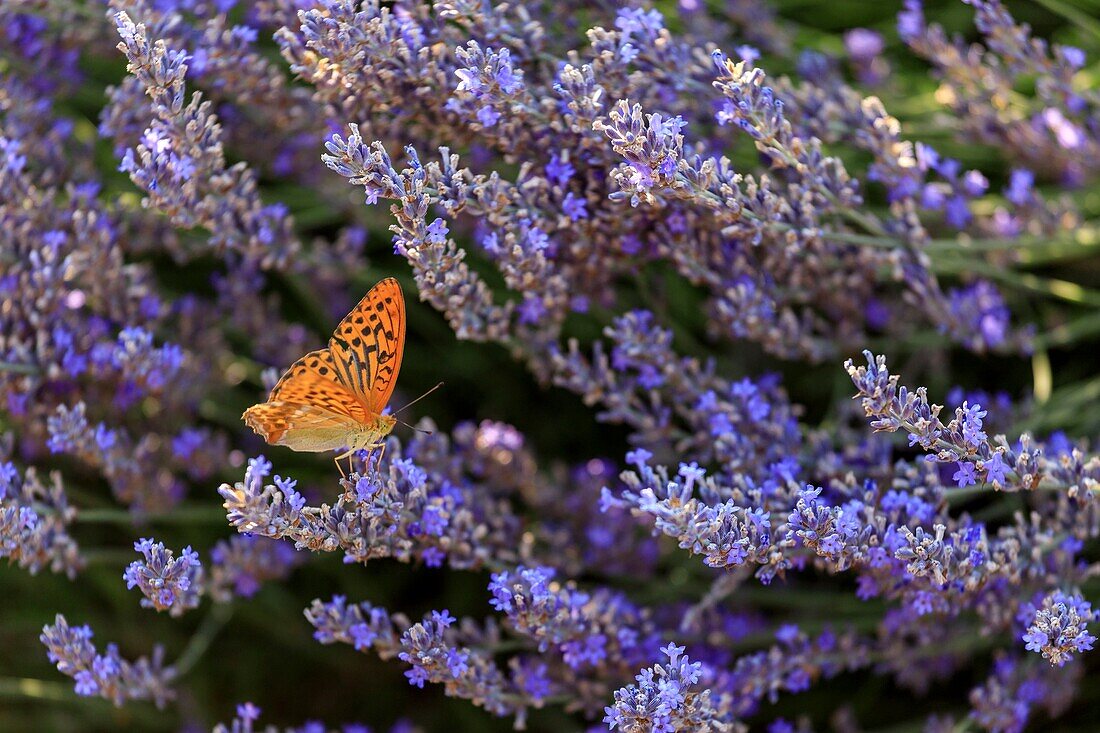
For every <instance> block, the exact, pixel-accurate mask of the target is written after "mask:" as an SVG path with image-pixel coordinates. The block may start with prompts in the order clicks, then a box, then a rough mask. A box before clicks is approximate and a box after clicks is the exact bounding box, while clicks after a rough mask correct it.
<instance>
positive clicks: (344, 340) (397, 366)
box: [241, 277, 405, 475]
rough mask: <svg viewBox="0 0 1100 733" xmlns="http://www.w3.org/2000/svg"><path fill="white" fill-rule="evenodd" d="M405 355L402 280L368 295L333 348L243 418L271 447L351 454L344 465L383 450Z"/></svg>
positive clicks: (314, 354)
mask: <svg viewBox="0 0 1100 733" xmlns="http://www.w3.org/2000/svg"><path fill="white" fill-rule="evenodd" d="M404 351H405V301H404V298H403V297H402V295H401V286H399V285H398V284H397V280H394V279H393V278H392V277H391V278H386V279H385V280H383V281H382V282H380V283H378V284H377V285H375V286H374V287H373V288H371V289H370V292H368V293H367V294H366V295H365V296H363V299H362V300H361V301H359V305H357V306H355V308H353V309H352V311H351V313H348V314H347V316H345V317H344V320H342V321H340V325H339V326H337V327H336V330H335V331H334V332H333V334H332V338H330V339H329V341H328V348H324V349H318V350H317V351H311V352H309V353H308V354H306V355H305V356H303V357H302V358H301V359H299V360H298V361H296V362H294V363H293V364H292V365H291V366H290V369H288V370H287V372H286V374H284V375H283V376H282V378H281V379H280V380H279V381H278V383H277V384H276V385H275V387H274V389H272V390H271V394H270V395H268V398H267V402H262V403H260V404H258V405H253V406H252V407H249V408H248V409H247V410H245V411H244V415H242V416H241V417H242V419H243V420H244V421H245V424H247V425H248V427H250V428H252V429H253V430H255V431H256V433H258V434H259V435H260V436H261V437H262V438H263V439H264V440H266V441H267V442H268V443H270V444H271V445H285V446H286V447H288V448H290V449H292V450H296V451H309V452H313V453H319V452H322V451H329V450H337V449H339V448H347V450H346V451H345V452H344V453H341V454H340V455H339V456H337V457H336V467H337V468H339V469H340V474H341V475H344V469H343V468H341V467H340V460H341V459H342V458H347V459H348V462H349V465H350V462H351V456H352V454H353V453H355V452H356V451H359V450H361V449H367V450H374V449H375V448H383V449H384V447H385V446H384V444H383V443H382V438H384V437H386V436H387V435H389V433H390V431H391V430H393V426H394V424H395V423H396V422H397V418H395V417H394V416H393V415H384V414H382V412H383V410H385V408H386V403H388V402H389V400H390V395H392V394H393V388H394V385H395V384H396V383H397V373H398V372H399V371H400V370H401V357H402V355H403V354H404Z"/></svg>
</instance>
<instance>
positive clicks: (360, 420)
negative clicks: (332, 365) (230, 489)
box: [243, 352, 367, 452]
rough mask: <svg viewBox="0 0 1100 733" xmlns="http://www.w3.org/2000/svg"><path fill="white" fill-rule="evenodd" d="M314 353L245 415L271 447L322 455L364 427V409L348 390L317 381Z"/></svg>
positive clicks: (303, 359) (323, 380) (304, 358)
mask: <svg viewBox="0 0 1100 733" xmlns="http://www.w3.org/2000/svg"><path fill="white" fill-rule="evenodd" d="M317 353H318V352H311V353H310V354H306V355H305V356H304V357H302V359H299V360H298V361H297V362H295V363H294V365H293V366H292V367H291V368H290V369H289V370H288V371H287V373H286V374H284V375H283V378H282V379H280V380H279V383H278V384H276V385H275V389H273V390H272V391H271V396H270V397H269V398H268V401H267V402H264V403H262V404H259V405H253V406H252V407H250V408H248V409H247V410H245V413H244V415H243V417H244V421H245V423H247V424H248V426H249V427H250V428H252V429H253V430H255V431H256V432H257V433H258V434H259V435H260V436H262V437H263V439H264V440H266V441H267V442H268V443H271V444H272V445H285V446H287V447H289V448H292V449H293V450H300V451H313V452H319V451H326V450H334V449H336V448H340V447H342V446H345V445H347V444H348V442H349V437H350V436H351V435H352V434H353V433H355V432H356V431H357V430H359V429H360V426H361V425H362V424H364V423H365V422H366V419H367V412H366V408H365V407H364V406H363V404H362V403H361V402H360V401H359V399H358V398H357V397H356V396H355V395H354V394H352V393H351V392H350V391H349V390H348V389H346V388H345V387H343V386H342V385H340V384H338V383H337V382H335V381H333V380H332V379H326V378H324V377H322V376H321V373H320V366H319V365H320V363H321V358H320V357H317V364H314V362H313V358H314V357H315V355H316V354H317Z"/></svg>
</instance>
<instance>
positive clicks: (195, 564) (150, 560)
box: [122, 538, 203, 616]
mask: <svg viewBox="0 0 1100 733" xmlns="http://www.w3.org/2000/svg"><path fill="white" fill-rule="evenodd" d="M134 549H135V550H136V551H138V552H140V553H141V554H142V555H144V557H145V560H144V561H142V560H135V561H134V562H132V563H130V565H129V566H128V567H127V568H126V572H125V573H123V574H122V578H123V580H125V581H126V588H127V589H133V588H137V589H138V590H140V591H141V593H142V595H144V596H145V597H144V598H142V599H141V605H142V606H145V607H146V608H155V609H156V610H158V611H168V612H169V613H170V614H171V615H172V616H179V615H181V614H182V613H183V612H184V611H187V610H189V609H192V608H194V607H196V606H197V605H199V599H200V597H201V596H202V592H203V569H202V563H201V562H199V553H197V552H195V551H194V550H192V549H191V548H190V547H185V548H183V551H182V552H180V555H179V557H176V556H175V554H174V553H173V552H172V551H171V550H169V549H168V548H166V547H165V546H164V543H162V542H153V540H150V539H145V538H142V539H141V540H138V541H137V542H135V543H134Z"/></svg>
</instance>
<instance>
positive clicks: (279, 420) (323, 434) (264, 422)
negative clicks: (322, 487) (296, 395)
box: [244, 401, 358, 452]
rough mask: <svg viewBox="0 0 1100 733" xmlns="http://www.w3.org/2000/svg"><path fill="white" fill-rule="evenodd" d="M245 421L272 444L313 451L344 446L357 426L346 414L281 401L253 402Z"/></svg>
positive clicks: (247, 411)
mask: <svg viewBox="0 0 1100 733" xmlns="http://www.w3.org/2000/svg"><path fill="white" fill-rule="evenodd" d="M244 421H245V423H246V424H247V425H248V426H249V427H250V428H252V429H253V430H255V431H256V432H257V433H258V434H259V435H260V436H261V437H262V438H263V439H264V440H266V441H267V442H268V443H271V444H272V445H285V446H287V447H288V448H291V449H293V450H299V451H314V452H318V451H326V450H335V449H336V448H340V447H342V446H343V445H345V444H346V443H347V438H348V435H349V434H350V433H352V432H353V431H354V430H355V429H356V427H357V425H358V423H357V422H356V421H355V420H354V419H352V418H350V417H348V416H347V415H340V414H337V413H334V412H330V411H328V410H326V409H323V408H320V407H316V406H314V405H305V404H294V403H290V402H282V401H276V402H264V403H261V404H259V405H253V406H252V407H250V408H248V409H247V410H245V413H244Z"/></svg>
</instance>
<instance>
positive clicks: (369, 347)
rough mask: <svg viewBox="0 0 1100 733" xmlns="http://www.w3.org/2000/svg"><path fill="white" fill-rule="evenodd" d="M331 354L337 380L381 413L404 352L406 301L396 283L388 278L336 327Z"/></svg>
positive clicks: (376, 412) (395, 379) (376, 411)
mask: <svg viewBox="0 0 1100 733" xmlns="http://www.w3.org/2000/svg"><path fill="white" fill-rule="evenodd" d="M328 350H329V352H330V353H331V355H332V358H333V361H334V365H335V369H336V376H337V380H338V381H339V382H340V383H341V384H342V385H343V386H345V387H346V388H348V389H349V390H350V391H351V392H353V393H354V394H355V395H356V396H357V397H358V398H359V399H360V400H362V402H363V404H365V405H366V406H367V408H368V409H369V410H370V411H371V412H372V413H374V414H378V413H381V412H382V410H383V409H384V408H385V407H386V403H388V402H389V401H390V395H392V394H393V388H394V386H395V385H396V384H397V373H398V372H399V371H400V370H401V357H402V356H403V355H404V352H405V300H404V298H403V297H402V295H401V286H400V285H398V284H397V281H396V280H394V279H393V278H392V277H391V278H386V279H385V280H383V281H382V282H380V283H378V284H377V285H375V286H374V287H373V288H371V289H370V292H368V293H367V294H366V295H365V296H363V299H362V300H361V301H359V304H358V305H357V306H355V308H353V309H352V311H351V313H349V314H348V315H347V316H346V317H345V318H344V320H342V321H341V322H340V325H339V326H337V327H336V331H335V332H333V334H332V338H331V339H330V340H329V342H328ZM314 353H316V352H314Z"/></svg>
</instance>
